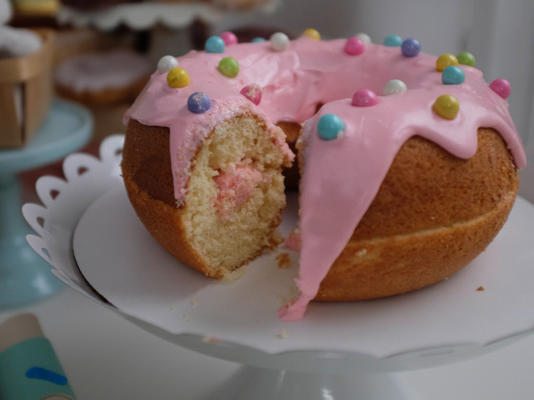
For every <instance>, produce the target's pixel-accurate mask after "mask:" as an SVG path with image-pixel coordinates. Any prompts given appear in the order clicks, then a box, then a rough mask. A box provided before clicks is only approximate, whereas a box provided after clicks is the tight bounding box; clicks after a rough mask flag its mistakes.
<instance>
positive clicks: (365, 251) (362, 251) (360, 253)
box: [356, 249, 367, 257]
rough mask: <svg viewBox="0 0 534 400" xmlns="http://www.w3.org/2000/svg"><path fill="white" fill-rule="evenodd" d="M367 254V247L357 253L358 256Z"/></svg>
mask: <svg viewBox="0 0 534 400" xmlns="http://www.w3.org/2000/svg"><path fill="white" fill-rule="evenodd" d="M366 254H367V249H361V250H360V251H358V252H357V253H356V256H358V257H363V256H364V255H366Z"/></svg>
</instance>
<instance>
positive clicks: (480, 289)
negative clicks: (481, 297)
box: [477, 286, 486, 292]
mask: <svg viewBox="0 0 534 400" xmlns="http://www.w3.org/2000/svg"><path fill="white" fill-rule="evenodd" d="M484 290H486V289H484V286H479V287H477V292H483V291H484Z"/></svg>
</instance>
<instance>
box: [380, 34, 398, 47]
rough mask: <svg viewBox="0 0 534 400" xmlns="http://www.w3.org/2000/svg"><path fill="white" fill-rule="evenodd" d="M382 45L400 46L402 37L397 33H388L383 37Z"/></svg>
mask: <svg viewBox="0 0 534 400" xmlns="http://www.w3.org/2000/svg"><path fill="white" fill-rule="evenodd" d="M384 46H390V47H400V46H402V38H401V37H400V36H399V35H389V36H388V37H386V38H385V39H384Z"/></svg>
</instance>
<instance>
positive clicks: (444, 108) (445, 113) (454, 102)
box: [432, 94, 460, 119]
mask: <svg viewBox="0 0 534 400" xmlns="http://www.w3.org/2000/svg"><path fill="white" fill-rule="evenodd" d="M432 109H433V110H434V112H435V113H436V114H438V115H439V116H440V117H441V118H445V119H454V118H456V115H458V111H460V103H458V99H457V98H456V97H454V96H451V95H450V94H443V95H441V96H439V97H438V98H437V99H436V101H435V102H434V105H433V106H432Z"/></svg>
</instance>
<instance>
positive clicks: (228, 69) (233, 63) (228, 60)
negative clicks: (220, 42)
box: [217, 57, 239, 78]
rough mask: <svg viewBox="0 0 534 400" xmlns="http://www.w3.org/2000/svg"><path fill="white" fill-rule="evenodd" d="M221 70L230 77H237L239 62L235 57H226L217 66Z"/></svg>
mask: <svg viewBox="0 0 534 400" xmlns="http://www.w3.org/2000/svg"><path fill="white" fill-rule="evenodd" d="M217 69H218V70H219V72H220V73H221V74H223V75H224V76H227V77H228V78H235V77H236V76H237V74H238V73H239V63H238V62H237V60H236V59H235V58H232V57H224V58H223V59H222V60H221V61H219V66H218V67H217Z"/></svg>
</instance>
